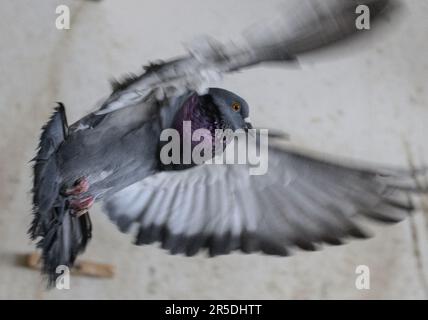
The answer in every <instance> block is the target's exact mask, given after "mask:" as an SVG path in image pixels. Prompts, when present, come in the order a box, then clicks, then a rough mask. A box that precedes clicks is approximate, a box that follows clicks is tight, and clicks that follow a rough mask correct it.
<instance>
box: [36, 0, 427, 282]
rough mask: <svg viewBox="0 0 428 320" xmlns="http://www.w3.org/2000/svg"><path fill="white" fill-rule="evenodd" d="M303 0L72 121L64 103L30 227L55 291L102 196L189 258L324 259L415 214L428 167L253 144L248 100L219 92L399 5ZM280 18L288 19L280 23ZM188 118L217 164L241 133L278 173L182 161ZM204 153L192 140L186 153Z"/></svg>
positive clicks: (116, 86)
mask: <svg viewBox="0 0 428 320" xmlns="http://www.w3.org/2000/svg"><path fill="white" fill-rule="evenodd" d="M302 3H306V5H302V8H303V9H302V10H301V12H300V13H296V12H294V13H293V18H288V19H285V18H284V17H283V16H281V19H279V21H276V22H273V23H272V24H270V25H268V24H263V26H258V27H256V28H252V29H251V32H247V33H246V34H245V33H244V38H245V41H242V42H231V43H227V44H223V43H221V42H218V41H216V40H214V39H212V38H209V37H204V38H199V39H197V40H195V41H194V42H193V43H191V45H190V46H189V48H188V54H187V55H185V56H182V57H178V58H174V59H172V60H169V61H166V62H164V61H160V62H156V63H151V64H150V65H149V66H147V67H145V68H144V71H143V72H142V73H141V74H138V75H134V74H131V75H128V76H127V77H125V78H124V79H122V80H119V81H115V82H114V83H113V89H112V93H111V94H110V96H109V97H108V98H107V99H105V101H103V103H102V105H101V106H100V107H99V108H98V109H97V110H96V111H94V112H92V113H89V114H88V115H86V116H84V117H83V118H81V119H80V120H78V121H77V122H75V123H73V124H71V125H69V124H68V123H67V118H66V112H65V107H64V105H63V104H61V103H58V106H57V107H56V108H55V111H54V113H53V115H52V117H51V118H50V120H49V121H48V123H47V124H46V125H45V126H44V127H43V129H42V134H41V137H40V143H39V146H38V152H37V155H36V157H35V158H34V181H33V221H32V223H31V226H30V229H29V234H30V237H31V239H32V240H34V241H37V247H38V248H40V249H41V251H42V272H43V274H44V275H45V276H46V278H47V282H48V285H53V284H54V283H55V280H56V279H57V277H58V276H59V274H58V273H57V272H56V270H57V267H58V266H64V265H65V266H68V267H71V266H73V263H74V262H75V260H76V257H77V256H78V255H79V254H81V253H82V252H83V251H84V250H85V248H86V246H87V245H88V243H89V241H90V239H91V232H92V224H91V220H90V216H89V212H88V210H89V208H90V207H91V206H92V205H93V204H94V202H97V201H100V202H102V203H103V208H104V211H105V212H106V213H107V215H108V216H109V218H110V219H111V221H112V222H114V223H115V224H116V225H117V226H118V228H119V229H120V230H121V231H123V232H131V231H133V232H134V238H135V241H134V242H135V244H137V245H143V244H151V243H156V242H158V243H160V244H161V247H162V248H164V249H167V250H168V251H169V252H170V253H172V254H185V255H187V256H192V255H195V254H197V253H198V252H200V251H206V252H208V254H209V256H216V255H220V254H228V253H230V252H233V251H242V252H244V253H252V252H262V253H265V254H271V255H281V256H287V255H289V254H290V253H291V250H293V249H294V248H300V249H303V250H316V249H317V248H318V247H319V245H321V244H324V243H325V244H330V245H339V244H342V243H344V241H345V240H346V239H347V238H366V237H368V236H369V234H368V232H367V231H366V230H364V229H363V228H362V226H361V225H360V224H359V223H358V221H357V220H360V219H361V218H363V217H367V218H371V219H374V220H377V221H383V222H388V223H392V222H398V221H401V220H403V219H404V218H406V217H407V216H408V214H409V213H410V212H412V211H413V209H414V206H413V204H412V201H411V196H412V195H413V194H415V193H420V192H425V191H426V188H424V187H421V186H419V185H418V184H417V183H415V180H414V178H415V176H416V175H419V174H423V173H424V172H425V171H424V170H423V169H421V170H417V169H415V170H404V169H391V168H384V167H380V166H372V165H362V164H361V163H353V162H352V163H351V162H346V161H342V160H340V161H339V160H338V159H327V158H326V157H325V156H320V155H315V154H313V153H310V152H305V151H303V150H299V149H295V148H292V147H290V146H285V145H284V144H282V143H281V135H278V134H277V133H276V134H273V135H272V136H271V138H272V139H270V141H268V142H267V143H266V142H265V141H264V140H263V139H262V138H261V137H260V136H258V138H257V134H256V138H255V139H251V137H252V132H253V131H254V129H253V128H252V124H251V122H250V120H249V113H250V110H249V109H250V108H249V104H248V103H247V102H246V101H245V100H244V99H243V98H242V97H240V96H239V95H237V94H235V93H232V92H230V91H228V90H226V89H222V88H217V87H214V86H211V85H210V83H211V82H212V81H218V80H219V79H221V77H222V76H223V75H224V74H226V73H231V72H235V71H238V70H242V69H244V68H248V67H251V66H255V65H258V64H261V63H276V64H284V63H290V62H295V61H296V60H297V58H298V57H299V56H300V55H301V54H304V53H307V52H312V51H314V50H318V49H322V48H324V47H331V46H334V45H336V44H337V45H340V43H341V40H344V39H347V38H350V37H353V36H358V33H359V30H358V29H357V28H356V26H355V18H356V15H355V8H356V6H357V3H358V5H360V4H365V5H367V6H368V7H369V8H370V15H371V18H372V19H376V18H378V17H382V16H383V14H384V12H386V10H387V9H388V8H389V7H390V5H391V1H388V0H362V1H358V2H357V1H354V0H346V1H345V0H340V1H329V2H319V3H318V5H316V6H315V5H314V2H305V1H303V2H302ZM326 3H328V4H326ZM284 21H291V22H289V23H288V26H286V27H284ZM188 122H189V123H191V129H190V130H191V132H190V133H192V134H193V133H196V132H198V130H203V132H204V133H205V136H204V138H203V140H204V141H206V142H207V143H209V145H211V146H213V150H214V152H215V153H214V154H212V153H211V155H210V153H209V152H207V154H208V160H210V159H214V158H215V157H216V156H218V155H221V154H222V152H225V151H226V150H228V148H229V146H230V145H232V144H231V142H230V139H229V140H228V139H226V138H227V137H226V136H223V135H217V132H218V130H220V131H221V132H223V131H224V132H225V131H228V132H232V133H239V134H240V135H241V136H244V137H245V138H246V139H245V142H246V144H247V145H248V150H250V149H251V150H255V151H257V152H258V151H261V150H265V151H266V152H267V155H268V157H267V164H268V170H267V171H266V172H265V173H264V174H259V175H256V174H255V175H251V174H249V168H250V167H252V164H250V163H231V164H230V163H226V164H225V163H221V164H212V163H209V161H205V162H198V163H197V162H195V161H193V160H192V161H190V162H189V163H184V161H183V159H184V144H185V142H186V141H185V140H186V139H185V136H184V131H185V130H184V128H185V123H188ZM171 129H173V130H176V132H178V133H179V137H178V145H179V146H181V147H182V148H180V152H181V153H180V154H179V161H178V163H164V161H163V160H162V157H161V156H160V153H161V152H162V150H163V148H164V147H165V146H166V145H167V142H166V141H162V139H161V137H162V134H163V132H165V130H171ZM268 137H269V135H268ZM262 140H263V141H262ZM197 146H198V145H197V144H195V143H193V142H192V143H191V144H190V150H191V151H193V150H195V149H196V148H197ZM214 146H215V147H219V148H214ZM263 146H265V147H266V148H264V147H263ZM204 150H208V149H204ZM218 150H220V152H218ZM208 151H210V150H208ZM204 155H205V154H204Z"/></svg>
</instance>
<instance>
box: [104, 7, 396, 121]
mask: <svg viewBox="0 0 428 320" xmlns="http://www.w3.org/2000/svg"><path fill="white" fill-rule="evenodd" d="M390 2H391V1H389V0H360V1H356V0H330V1H324V0H323V1H321V0H319V1H308V0H305V1H299V7H297V8H296V10H293V11H292V12H287V13H285V14H282V15H280V16H279V17H278V18H274V17H270V18H269V21H268V22H266V21H264V22H263V23H262V24H259V25H256V26H254V27H251V28H249V29H247V31H245V32H244V41H234V42H229V43H220V42H218V41H216V40H214V39H212V38H210V37H200V38H198V39H196V40H195V41H194V42H192V43H191V44H190V45H189V47H188V51H189V54H188V55H187V56H183V57H181V58H177V59H174V60H170V61H167V62H159V63H157V64H151V65H150V66H148V67H145V72H144V73H142V74H141V75H138V76H137V75H131V76H129V77H127V79H125V81H121V82H116V83H115V84H114V92H113V93H112V95H111V96H110V97H109V98H108V99H107V100H106V101H105V102H104V103H103V104H102V106H101V108H100V109H99V110H98V111H97V112H96V114H97V115H101V114H106V113H110V112H112V111H115V110H117V109H121V108H124V107H127V106H130V105H136V104H137V103H139V102H141V101H142V100H144V99H145V98H146V97H147V96H148V95H149V94H151V93H153V92H155V93H156V96H157V97H158V99H163V98H165V97H167V98H170V97H174V96H178V95H181V94H183V93H184V92H186V91H189V90H190V91H197V92H203V91H204V90H206V89H207V88H208V87H209V86H210V85H212V84H213V83H214V82H217V81H218V80H219V79H220V78H221V76H222V74H224V73H228V72H232V71H237V70H240V69H243V68H246V67H250V66H253V65H256V64H259V63H263V62H278V61H289V60H294V58H295V57H296V56H298V55H299V54H302V53H305V52H308V51H312V50H314V49H318V48H323V47H325V46H327V45H331V44H332V43H334V42H337V41H338V40H342V39H345V38H348V37H349V36H350V35H353V34H356V33H358V31H359V30H358V29H357V27H356V19H357V17H358V15H357V14H356V8H357V6H358V5H366V6H367V7H368V8H369V9H370V17H371V19H374V18H377V17H379V16H382V14H381V13H383V12H385V8H387V7H390V6H388V5H389V4H390ZM371 31H373V30H370V32H371ZM360 34H363V32H360Z"/></svg>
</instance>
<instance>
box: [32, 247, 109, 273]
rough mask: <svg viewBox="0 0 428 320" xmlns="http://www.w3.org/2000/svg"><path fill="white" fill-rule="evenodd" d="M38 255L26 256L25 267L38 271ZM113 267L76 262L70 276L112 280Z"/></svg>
mask: <svg viewBox="0 0 428 320" xmlns="http://www.w3.org/2000/svg"><path fill="white" fill-rule="evenodd" d="M40 258H41V257H40V254H39V253H37V252H33V253H30V254H27V255H26V266H27V267H29V268H31V269H35V270H40V269H41V263H40V262H41V259H40ZM114 273H115V270H114V266H112V265H111V264H105V263H98V262H92V261H84V260H81V261H76V263H75V264H74V267H73V268H71V274H72V275H77V276H88V277H96V278H113V277H114Z"/></svg>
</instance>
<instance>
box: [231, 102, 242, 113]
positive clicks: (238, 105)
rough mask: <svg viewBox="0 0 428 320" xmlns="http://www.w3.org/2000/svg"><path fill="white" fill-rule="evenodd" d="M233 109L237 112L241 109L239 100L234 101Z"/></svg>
mask: <svg viewBox="0 0 428 320" xmlns="http://www.w3.org/2000/svg"><path fill="white" fill-rule="evenodd" d="M232 109H233V111H235V112H238V111H239V110H240V109H241V105H240V104H239V103H238V102H234V103H232Z"/></svg>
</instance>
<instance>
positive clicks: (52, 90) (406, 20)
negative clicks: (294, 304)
mask: <svg viewBox="0 0 428 320" xmlns="http://www.w3.org/2000/svg"><path fill="white" fill-rule="evenodd" d="M284 2H287V1H286V0H283V1H269V5H268V4H267V3H266V2H263V1H256V0H251V1H248V0H239V1H237V0H236V1H229V0H221V1H220V0H218V1H198V0H187V1H174V0H168V1H167V0H159V1H137V0H127V1H112V0H110V1H109V0H105V1H103V2H86V1H65V0H61V1H56V0H45V1H38V2H37V5H35V4H34V1H31V0H26V1H24V0H16V1H5V0H3V1H1V2H0V40H1V44H2V45H1V50H0V68H1V69H0V71H1V78H0V79H1V80H0V81H1V85H0V136H1V138H0V298H25V299H33V298H36V299H51V298H54V299H63V298H83V299H87V298H100V299H118V298H125V299H130V298H142V299H150V298H224V299H228V298H263V299H266V298H282V299H291V298H304V299H306V298H312V299H316V298H352V299H361V298H421V299H425V298H427V297H428V282H427V281H428V280H427V279H428V251H427V250H428V247H427V230H428V222H427V221H428V220H427V219H428V210H427V211H426V212H424V211H423V210H420V211H419V212H417V214H416V215H415V216H414V217H413V218H412V219H410V220H408V221H405V222H403V223H400V224H398V225H395V226H391V227H386V228H382V227H375V228H374V230H375V231H376V233H377V235H376V237H375V238H373V239H371V240H368V241H357V242H353V243H352V244H350V245H347V246H342V247H334V248H332V247H329V248H326V249H325V250H323V251H321V252H315V253H298V254H297V255H295V256H293V257H291V258H275V257H267V256H259V255H248V256H245V255H240V254H234V255H230V256H225V257H218V258H214V259H205V258H204V257H195V258H184V257H180V256H169V255H167V254H165V252H163V251H162V250H161V249H158V248H156V247H155V246H151V247H135V246H133V245H131V244H130V238H129V237H128V236H127V235H123V234H120V233H119V232H118V231H117V230H116V228H115V227H114V226H113V225H112V224H110V223H109V221H108V220H107V218H106V217H105V216H104V215H103V214H102V212H101V211H100V210H99V207H98V206H97V207H96V208H94V209H93V210H92V217H93V220H94V221H93V222H94V224H95V231H94V239H93V241H92V243H91V244H90V247H89V250H88V251H87V252H86V253H85V255H84V258H86V259H93V260H97V261H104V262H110V263H112V264H114V265H115V266H116V268H117V276H116V277H115V278H114V279H112V280H97V279H88V278H78V277H75V278H72V282H71V290H68V291H67V290H63V291H59V290H52V291H50V292H45V291H44V290H43V285H42V283H41V280H40V277H39V275H38V273H37V272H34V271H31V270H28V269H25V268H23V267H21V266H20V265H19V255H22V254H25V253H27V252H30V251H31V250H32V246H31V244H30V243H29V241H28V239H27V237H26V234H25V233H26V229H27V226H28V225H29V222H30V208H31V202H30V193H29V190H30V187H31V170H30V165H29V164H28V160H29V159H31V158H32V157H33V156H34V149H35V146H36V143H37V139H38V135H39V132H40V127H41V125H42V124H43V123H44V122H45V121H46V119H47V118H48V116H49V114H50V113H51V112H52V108H53V107H54V102H55V101H63V102H64V103H65V105H66V107H67V113H68V118H69V122H70V123H71V122H73V121H75V120H76V119H78V118H79V117H81V116H83V115H84V114H85V113H86V112H88V111H89V110H91V109H92V108H93V105H94V104H95V103H96V102H97V101H98V100H99V99H100V98H102V97H103V96H105V95H107V94H108V93H109V85H108V81H107V80H108V79H109V78H111V77H114V76H120V75H122V74H123V73H125V72H127V71H131V72H133V71H138V70H139V69H140V67H141V65H142V64H143V63H146V62H147V61H148V60H156V59H158V58H168V57H171V56H174V55H176V54H179V53H182V52H183V49H182V46H181V42H182V41H186V40H190V39H192V37H193V36H195V35H197V34H201V33H209V34H212V35H214V36H217V37H219V38H220V39H225V38H226V37H228V36H229V35H230V34H238V32H239V31H240V30H241V29H242V27H243V26H245V25H247V24H249V23H251V22H253V21H257V20H259V19H267V18H268V17H269V15H270V14H272V13H273V12H274V11H275V9H276V8H277V5H278V4H280V3H284ZM59 4H67V5H69V6H70V9H71V17H72V21H71V30H64V31H60V30H57V29H56V28H55V19H56V14H55V8H56V6H57V5H59ZM406 7H407V9H406V10H405V12H404V14H403V17H402V18H401V19H399V21H398V23H395V24H394V26H392V28H391V29H392V30H391V32H389V33H385V34H384V35H383V36H381V37H380V38H378V40H377V41H376V42H372V43H370V45H369V46H368V47H361V45H360V46H357V47H356V48H355V47H354V48H353V49H352V50H348V51H350V52H347V53H346V55H343V56H341V55H336V56H335V57H334V58H330V59H320V60H318V59H316V58H314V57H313V58H307V59H305V60H303V61H302V63H301V67H300V68H276V69H274V68H257V69H253V70H250V71H247V72H244V73H241V74H237V75H233V76H230V77H227V78H226V79H225V83H224V84H223V86H224V87H226V88H228V89H230V90H232V91H235V92H237V93H239V94H240V95H241V96H243V97H245V98H246V99H247V101H248V102H249V103H250V105H251V106H252V120H253V122H254V123H255V124H257V125H258V126H268V127H276V128H281V129H283V130H285V131H287V132H288V133H289V134H290V135H291V138H292V140H293V142H294V143H295V144H296V145H300V146H304V147H306V148H310V149H314V150H321V151H325V152H328V153H330V154H333V155H341V156H346V157H351V158H355V159H366V160H370V161H373V162H377V163H385V164H400V165H407V164H408V154H409V153H410V154H411V156H412V157H413V159H414V161H415V162H416V163H421V162H425V163H427V162H428V144H427V137H428V126H427V124H426V123H427V119H428V88H427V86H426V85H427V78H428V76H427V74H428V54H427V53H428V42H427V41H426V40H427V39H426V37H427V34H428V20H427V19H426V17H427V15H428V3H427V2H426V1H424V0H414V1H408V3H407V6H406ZM360 264H364V265H367V266H369V267H370V270H371V289H370V290H366V291H364V290H363V291H359V290H357V289H356V288H355V285H354V282H355V277H356V275H355V268H356V266H357V265H360Z"/></svg>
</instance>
